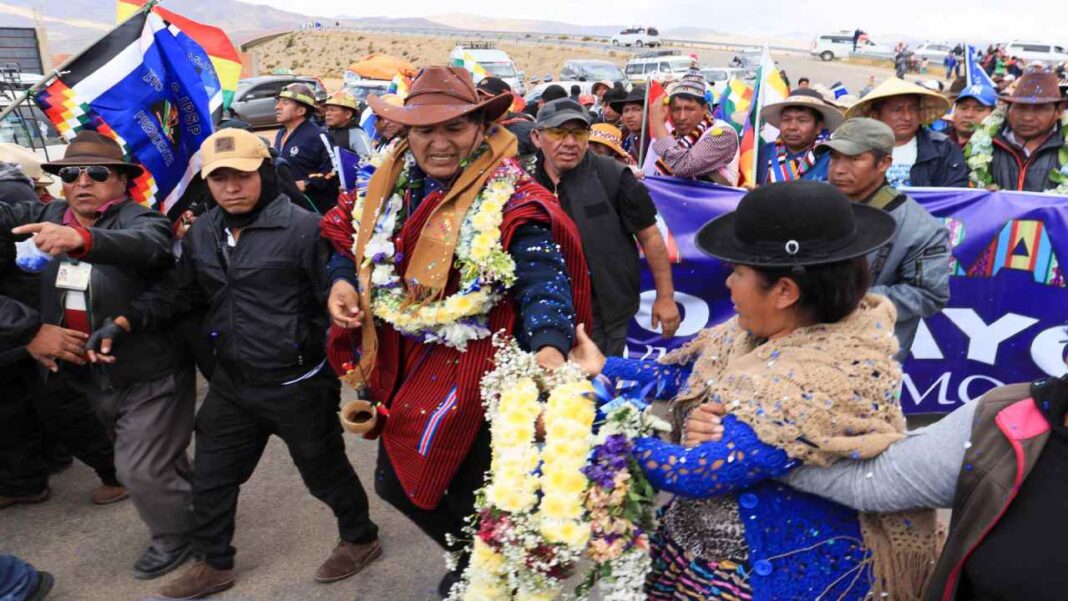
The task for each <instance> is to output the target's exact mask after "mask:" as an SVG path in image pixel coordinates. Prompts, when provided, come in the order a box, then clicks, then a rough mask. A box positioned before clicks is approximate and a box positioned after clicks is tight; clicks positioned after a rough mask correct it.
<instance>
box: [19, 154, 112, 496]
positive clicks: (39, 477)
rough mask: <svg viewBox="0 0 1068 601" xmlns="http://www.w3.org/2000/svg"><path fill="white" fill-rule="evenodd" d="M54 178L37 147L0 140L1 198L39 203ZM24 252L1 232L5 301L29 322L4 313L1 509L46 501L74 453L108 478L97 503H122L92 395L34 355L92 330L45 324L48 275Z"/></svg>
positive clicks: (45, 353) (51, 352)
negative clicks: (45, 369)
mask: <svg viewBox="0 0 1068 601" xmlns="http://www.w3.org/2000/svg"><path fill="white" fill-rule="evenodd" d="M8 161H11V162H8ZM51 181H52V179H51V178H50V177H48V176H46V175H45V174H44V171H43V170H42V169H41V161H40V160H38V159H37V157H36V156H35V155H34V154H33V153H32V152H30V151H28V150H26V149H24V148H22V147H20V146H17V145H15V144H6V143H5V144H0V203H7V204H18V203H21V202H30V203H33V202H35V201H36V200H37V199H39V196H38V194H37V192H36V191H35V188H38V187H40V186H41V184H42V182H48V183H51ZM45 185H47V184H45ZM16 255H17V253H16V250H15V245H14V243H13V242H12V241H11V240H10V238H7V237H6V236H0V302H3V303H4V307H6V308H7V309H8V311H6V312H5V314H6V315H7V316H9V317H10V316H13V315H21V316H23V319H21V321H22V322H24V326H22V327H17V326H14V327H13V322H12V320H11V319H0V340H2V342H0V389H2V390H3V391H4V396H5V399H6V401H5V402H3V403H0V509H3V508H5V507H10V506H12V505H16V504H21V503H37V502H42V501H45V500H46V499H47V498H48V496H49V488H48V475H49V472H52V473H56V472H57V471H59V470H62V469H64V468H65V467H69V466H70V462H71V460H72V456H73V457H77V458H78V459H79V460H81V461H82V462H83V463H85V464H86V465H88V466H90V467H92V468H93V470H94V471H96V473H97V476H98V477H99V478H100V480H101V485H100V486H99V487H97V488H96V489H95V490H94V491H93V493H92V496H91V500H92V502H93V503H94V504H96V505H106V504H109V503H114V502H116V501H121V500H122V499H125V498H126V497H127V496H128V495H127V492H126V489H125V488H123V487H122V485H121V484H120V483H119V481H118V479H117V477H116V475H115V454H114V448H113V446H112V444H111V439H109V438H108V435H107V432H106V431H105V430H104V426H103V424H101V423H100V420H99V419H97V417H96V415H94V413H93V410H92V409H91V408H90V406H89V402H88V401H87V400H86V398H85V395H84V394H83V393H81V392H79V391H77V390H75V389H74V388H72V387H71V386H70V385H69V384H68V383H66V382H64V381H63V380H62V379H61V378H48V379H47V381H42V380H41V378H39V377H38V375H39V374H38V373H37V370H36V369H35V361H34V357H47V356H50V355H54V354H57V353H60V352H62V351H63V350H64V345H65V344H67V343H70V342H73V343H74V344H76V345H81V344H82V342H83V340H81V339H80V338H82V339H83V338H84V336H85V335H84V333H79V332H75V331H72V330H67V329H64V328H61V327H59V326H55V325H52V324H42V323H41V320H40V314H39V312H38V310H37V308H38V306H39V304H40V288H41V282H40V276H38V275H37V274H36V273H31V272H27V271H24V270H23V269H21V268H19V267H17V266H16ZM64 459H65V461H64Z"/></svg>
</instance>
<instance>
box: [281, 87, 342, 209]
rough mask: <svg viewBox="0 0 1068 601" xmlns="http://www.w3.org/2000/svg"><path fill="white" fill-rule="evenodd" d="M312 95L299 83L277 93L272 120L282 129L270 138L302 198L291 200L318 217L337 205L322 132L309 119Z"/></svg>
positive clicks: (332, 171) (312, 104)
mask: <svg viewBox="0 0 1068 601" xmlns="http://www.w3.org/2000/svg"><path fill="white" fill-rule="evenodd" d="M315 105H316V102H315V92H314V91H312V89H311V88H310V87H308V86H307V85H306V84H302V83H291V84H289V85H288V86H286V87H284V88H282V91H281V92H279V93H278V101H277V102H276V103H275V106H274V114H275V120H277V121H278V123H279V124H281V125H282V129H280V130H279V131H278V133H277V134H276V135H275V137H274V148H275V150H277V151H278V157H279V158H280V159H282V160H284V161H285V162H286V163H288V164H289V166H290V167H291V168H292V171H293V179H294V180H296V182H297V188H299V189H300V191H301V192H302V193H303V195H304V197H305V198H293V199H291V200H292V201H293V202H295V203H297V204H298V205H300V207H301V208H304V209H308V210H310V211H313V212H316V213H319V214H320V215H321V214H323V213H325V212H327V211H328V210H330V207H333V206H334V205H335V204H337V192H338V181H337V174H335V173H334V163H333V161H332V160H331V158H330V149H329V148H327V147H326V145H325V144H323V139H322V129H321V128H320V127H319V126H318V125H317V124H316V123H315V121H314V120H313V119H312V117H313V115H314V114H315Z"/></svg>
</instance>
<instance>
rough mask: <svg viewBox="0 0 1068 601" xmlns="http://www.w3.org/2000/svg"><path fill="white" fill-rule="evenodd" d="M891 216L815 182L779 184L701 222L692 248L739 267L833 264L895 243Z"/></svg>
mask: <svg viewBox="0 0 1068 601" xmlns="http://www.w3.org/2000/svg"><path fill="white" fill-rule="evenodd" d="M896 233H897V225H896V223H895V222H894V218H893V217H892V216H891V215H890V214H889V213H887V212H886V211H883V210H881V209H876V208H874V207H869V206H867V205H863V204H860V203H856V202H853V201H851V200H849V197H848V196H846V195H845V194H843V193H842V192H841V191H840V190H838V188H835V187H834V186H831V185H828V184H823V183H819V182H809V181H795V182H780V183H776V184H768V185H766V186H761V187H760V188H757V189H756V190H754V191H752V192H750V193H748V194H746V195H745V196H744V197H742V200H741V202H739V203H738V208H737V209H736V210H735V211H733V212H731V213H727V214H726V215H722V216H720V217H717V218H716V219H713V220H712V221H710V222H708V223H706V224H705V225H704V226H703V227H702V228H701V229H700V231H698V232H697V238H696V243H697V247H698V248H700V249H701V250H703V251H705V252H706V253H708V254H710V255H712V256H713V257H716V258H717V259H720V260H722V261H726V262H728V263H737V264H739V265H751V266H754V267H793V266H804V265H822V264H825V263H836V262H838V261H845V260H848V259H853V258H856V257H860V256H863V255H866V254H868V253H869V252H871V251H873V250H875V249H877V248H879V247H881V246H884V245H885V244H887V243H889V242H890V241H891V240H893V239H894V235H895V234H896Z"/></svg>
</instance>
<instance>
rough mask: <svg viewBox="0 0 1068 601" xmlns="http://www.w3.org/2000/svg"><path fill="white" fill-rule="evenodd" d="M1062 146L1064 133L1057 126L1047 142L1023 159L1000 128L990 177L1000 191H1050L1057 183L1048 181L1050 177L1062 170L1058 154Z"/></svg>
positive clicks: (995, 142) (996, 138) (991, 163)
mask: <svg viewBox="0 0 1068 601" xmlns="http://www.w3.org/2000/svg"><path fill="white" fill-rule="evenodd" d="M1006 127H1008V126H1007V125H1006ZM1063 146H1064V130H1063V129H1061V126H1060V125H1057V128H1056V129H1055V130H1054V131H1053V133H1052V134H1050V136H1049V137H1048V138H1046V141H1045V142H1043V143H1042V145H1041V146H1039V147H1038V148H1037V149H1036V150H1035V151H1034V152H1032V153H1031V156H1029V157H1025V156H1024V154H1023V152H1021V151H1020V150H1019V148H1018V147H1017V146H1015V145H1014V144H1012V143H1011V142H1009V141H1008V140H1007V139H1006V138H1005V129H1004V128H1002V130H1001V131H1000V132H998V135H997V136H996V137H995V138H994V153H993V157H992V159H991V161H990V176H991V177H993V178H994V183H995V184H997V185H998V187H999V188H1001V189H1002V190H1025V191H1028V192H1045V191H1046V190H1052V189H1053V188H1056V187H1057V185H1058V184H1057V182H1055V181H1053V180H1051V179H1050V175H1051V174H1052V173H1053V172H1054V171H1057V170H1059V169H1060V168H1061V161H1060V157H1059V154H1060V151H1061V148H1062V147H1063Z"/></svg>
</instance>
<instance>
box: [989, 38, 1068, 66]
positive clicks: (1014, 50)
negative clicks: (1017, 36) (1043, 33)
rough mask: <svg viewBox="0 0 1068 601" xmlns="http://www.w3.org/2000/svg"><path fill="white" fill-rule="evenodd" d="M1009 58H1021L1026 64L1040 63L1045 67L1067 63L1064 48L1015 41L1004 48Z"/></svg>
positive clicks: (1067, 56) (1054, 45) (1067, 53)
mask: <svg viewBox="0 0 1068 601" xmlns="http://www.w3.org/2000/svg"><path fill="white" fill-rule="evenodd" d="M1005 52H1006V53H1007V54H1008V55H1009V56H1015V57H1016V58H1022V59H1024V60H1025V61H1027V62H1031V61H1042V62H1043V63H1045V64H1046V65H1047V66H1055V65H1059V64H1061V63H1063V62H1065V61H1068V50H1065V47H1064V46H1060V45H1057V44H1050V43H1048V42H1020V41H1015V42H1012V43H1011V44H1008V45H1006V46H1005Z"/></svg>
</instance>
